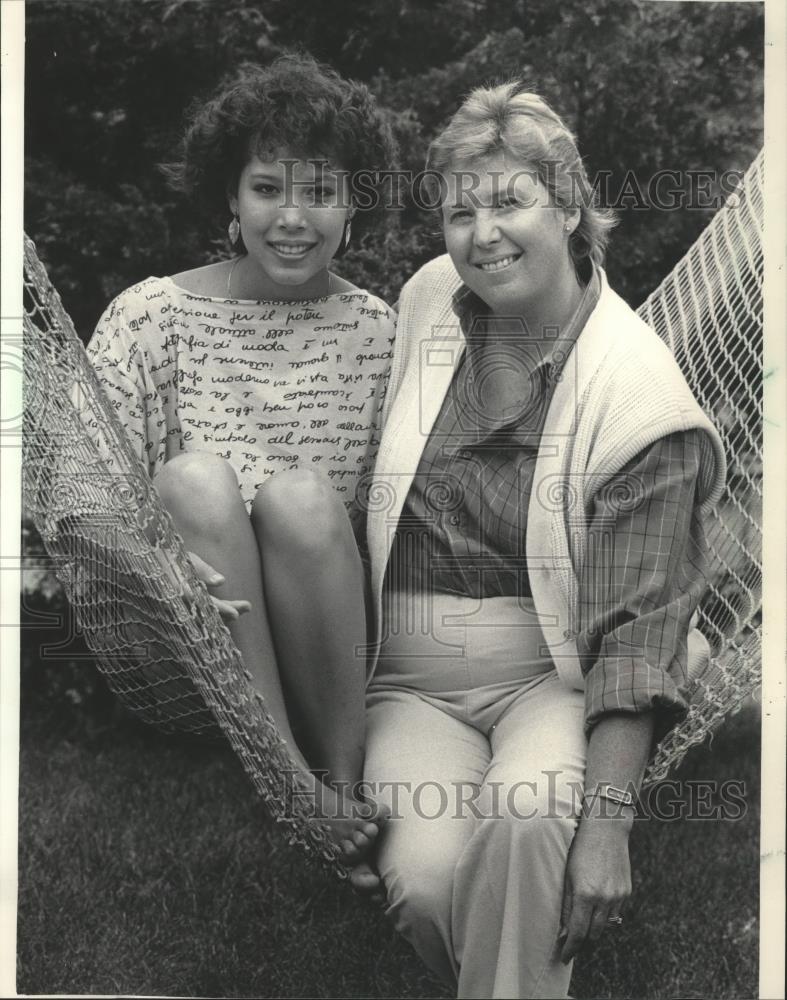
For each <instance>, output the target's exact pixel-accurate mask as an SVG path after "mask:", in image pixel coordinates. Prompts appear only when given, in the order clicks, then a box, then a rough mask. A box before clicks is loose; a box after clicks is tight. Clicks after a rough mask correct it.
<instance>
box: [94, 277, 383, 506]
mask: <svg viewBox="0 0 787 1000" xmlns="http://www.w3.org/2000/svg"><path fill="white" fill-rule="evenodd" d="M393 336H394V315H393V312H392V311H391V310H390V309H389V308H388V307H387V306H386V305H385V303H383V302H382V301H381V300H380V299H378V298H376V297H374V296H373V295H371V294H369V293H368V292H365V291H354V292H347V293H340V294H334V295H331V296H327V297H326V298H322V299H314V300H310V301H308V302H293V303H266V302H248V301H237V300H231V299H217V298H208V297H204V296H199V295H194V294H192V293H190V292H186V291H185V290H184V289H181V288H180V287H178V286H177V285H175V283H174V282H173V281H172V280H171V279H169V278H147V279H145V280H144V281H143V282H141V283H140V284H138V285H134V286H133V287H131V288H129V289H127V290H126V291H125V292H123V293H122V294H121V295H119V296H118V297H117V298H116V299H115V300H114V301H113V302H112V303H111V304H110V306H109V307H108V308H107V310H106V312H105V313H104V315H103V316H102V318H101V320H100V321H99V323H98V326H97V328H96V331H95V334H94V335H93V339H92V340H91V342H90V345H89V347H88V354H89V355H90V358H91V361H92V363H93V365H94V367H95V369H96V371H97V373H98V376H99V379H100V381H101V382H102V384H103V387H104V389H105V391H106V393H107V396H108V398H109V400H110V403H111V405H112V406H113V407H114V409H115V410H116V411H117V413H118V415H119V417H120V420H121V423H122V424H123V425H124V426H125V428H126V432H127V433H128V435H129V438H130V440H131V442H132V444H133V446H134V448H135V450H136V451H137V453H138V454H139V455H140V456H141V457H142V459H143V461H145V463H146V465H147V469H148V472H149V474H150V475H151V476H153V475H154V474H155V473H156V472H157V471H158V469H159V468H160V467H161V466H162V465H163V464H164V462H165V461H167V460H168V459H169V458H172V457H173V456H174V455H177V454H178V453H180V452H182V451H210V452H212V453H214V454H216V455H219V456H220V457H222V458H225V459H227V461H229V462H230V463H231V465H232V466H233V468H234V469H235V472H236V473H237V476H238V481H239V483H240V489H241V494H242V496H243V499H244V501H245V502H246V504H247V506H249V505H250V504H251V502H252V500H253V499H254V495H255V494H256V492H257V490H258V489H259V487H260V486H261V485H262V483H263V482H264V481H265V480H266V479H267V478H268V477H270V476H272V475H274V474H275V473H277V472H280V471H282V470H284V469H291V468H312V469H317V470H319V471H321V472H322V473H323V474H324V475H325V476H327V477H328V479H329V480H330V481H331V483H332V484H333V486H334V488H335V489H336V491H337V492H338V493H339V494H340V495H341V497H342V499H344V500H345V501H346V502H347V503H348V505H349V504H350V502H351V500H352V497H353V495H354V490H355V484H356V482H357V480H358V478H359V477H360V476H361V475H363V474H364V473H366V472H368V471H370V469H371V465H372V463H373V460H374V455H375V453H376V448H377V438H376V417H377V413H378V410H379V406H380V403H381V398H382V394H383V393H384V389H385V376H386V373H387V371H388V367H389V364H390V358H391V346H392V343H393Z"/></svg>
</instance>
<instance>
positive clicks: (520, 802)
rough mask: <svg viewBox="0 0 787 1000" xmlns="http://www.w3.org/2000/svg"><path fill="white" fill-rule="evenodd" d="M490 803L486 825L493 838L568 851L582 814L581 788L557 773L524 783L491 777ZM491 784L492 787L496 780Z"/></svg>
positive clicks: (497, 775)
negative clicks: (491, 795)
mask: <svg viewBox="0 0 787 1000" xmlns="http://www.w3.org/2000/svg"><path fill="white" fill-rule="evenodd" d="M494 779H497V783H496V787H495V788H494V789H493V791H494V793H495V794H494V796H493V801H492V802H490V803H487V804H488V805H489V806H490V808H489V812H488V816H489V818H488V819H487V820H486V822H487V823H489V824H491V826H492V828H493V830H494V834H495V835H496V836H497V837H502V838H503V839H504V840H506V841H510V840H513V841H516V842H518V843H521V844H523V845H526V844H531V845H532V847H533V848H534V850H536V851H538V850H539V845H542V844H543V845H544V846H545V847H546V846H547V845H550V844H552V845H553V846H556V847H560V848H561V849H562V847H566V848H567V847H568V845H569V844H570V842H571V838H572V837H573V834H574V830H575V828H576V824H577V819H578V816H579V814H580V811H581V803H582V787H581V784H576V783H574V782H572V781H570V780H568V779H567V778H566V777H565V776H561V775H560V774H558V773H557V772H552V771H550V772H543V773H541V774H539V775H538V776H537V777H534V778H533V780H523V779H522V778H521V773H520V774H506V773H505V770H502V771H498V772H496V773H495V775H494ZM494 779H492V780H491V784H495V780H494Z"/></svg>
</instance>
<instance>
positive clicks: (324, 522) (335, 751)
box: [251, 470, 366, 785]
mask: <svg viewBox="0 0 787 1000" xmlns="http://www.w3.org/2000/svg"><path fill="white" fill-rule="evenodd" d="M251 520H252V524H253V526H254V531H255V534H256V536H257V538H258V540H259V543H260V552H261V557H262V573H263V580H264V588H265V594H266V600H267V606H268V614H269V616H270V621H271V628H272V630H273V638H274V645H275V647H276V655H277V661H278V664H279V668H280V670H281V675H282V679H283V683H284V688H285V695H286V696H287V698H288V702H289V701H290V700H291V701H292V704H293V707H295V706H297V712H298V714H299V720H298V721H299V723H300V724H301V725H302V727H303V733H304V740H303V747H304V750H305V752H306V754H307V756H308V757H309V760H310V761H311V762H312V764H313V765H314V766H315V767H318V768H321V769H324V770H326V771H327V772H328V773H329V775H330V776H331V778H332V780H334V781H338V782H348V783H349V784H350V785H352V784H354V783H355V782H358V781H360V779H361V776H362V773H363V754H364V727H365V687H366V657H365V654H364V653H362V652H359V651H358V650H360V649H361V648H362V647H363V645H364V643H365V642H366V612H365V607H364V584H363V567H362V565H361V560H360V557H359V555H358V549H357V547H356V544H355V538H354V536H353V532H352V528H351V527H350V521H349V518H348V517H347V512H346V511H345V508H344V504H343V503H342V502H341V500H340V499H339V497H338V495H337V493H336V491H335V490H334V489H333V488H332V486H331V484H330V483H329V481H328V480H327V479H326V478H325V477H324V476H322V475H320V474H318V473H312V472H310V471H309V470H293V471H291V472H284V473H281V474H279V475H276V476H274V477H273V478H272V479H269V480H268V481H267V482H266V483H265V485H264V486H263V487H262V488H261V489H260V491H259V493H258V494H257V497H256V499H255V501H254V505H253V507H252V512H251ZM291 691H292V692H293V695H294V697H292V699H290V692H291Z"/></svg>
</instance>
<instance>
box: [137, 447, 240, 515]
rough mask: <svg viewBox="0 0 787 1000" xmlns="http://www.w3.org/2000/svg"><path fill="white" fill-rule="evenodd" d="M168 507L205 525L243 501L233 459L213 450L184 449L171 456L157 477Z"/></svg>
mask: <svg viewBox="0 0 787 1000" xmlns="http://www.w3.org/2000/svg"><path fill="white" fill-rule="evenodd" d="M153 482H154V484H155V486H156V489H157V490H158V493H159V496H160V497H161V500H162V502H163V504H164V506H165V507H166V508H167V509H168V510H169V512H170V513H171V514H176V515H178V516H179V518H180V519H181V520H182V519H184V518H185V519H186V520H189V521H192V520H193V521H194V522H195V523H199V524H202V523H203V521H204V520H205V514H206V513H210V514H211V515H212V517H211V518H210V520H216V521H217V522H218V521H220V520H221V517H220V516H218V515H221V514H224V513H226V512H227V511H228V507H229V505H230V504H238V503H242V500H241V497H240V491H239V489H238V479H237V477H236V475H235V471H234V469H233V468H232V466H231V465H230V464H229V462H226V461H225V460H224V459H223V458H219V457H218V455H212V454H211V453H210V452H204V451H191V452H183V453H182V454H180V455H176V456H175V457H174V458H171V459H170V460H169V461H168V462H167V463H165V465H164V466H163V467H162V468H161V469H160V470H159V472H158V473H157V475H156V477H155V479H154V480H153Z"/></svg>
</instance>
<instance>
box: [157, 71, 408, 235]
mask: <svg viewBox="0 0 787 1000" xmlns="http://www.w3.org/2000/svg"><path fill="white" fill-rule="evenodd" d="M282 149H286V150H287V151H288V152H289V153H290V154H291V155H293V156H296V157H298V158H299V159H303V160H308V159H317V158H326V159H327V160H328V161H330V162H331V164H332V165H333V166H335V167H341V168H342V169H343V170H346V171H348V172H349V174H350V183H351V185H352V187H353V188H355V184H354V183H353V182H354V181H356V179H357V178H358V175H359V173H361V172H363V173H364V175H365V176H364V181H363V185H362V187H363V194H364V198H363V199H362V200H360V203H359V204H358V209H359V210H358V212H357V213H356V215H355V218H354V219H353V230H354V231H355V232H356V233H358V232H359V231H362V230H363V229H364V228H365V226H368V224H369V222H370V221H371V219H372V217H373V216H374V215H376V214H377V212H378V211H380V209H381V207H382V198H381V197H379V194H380V189H381V183H382V182H381V179H380V178H378V177H376V176H375V175H376V174H377V173H378V172H379V171H383V170H389V169H392V168H393V167H394V166H395V160H396V155H397V148H396V143H395V140H394V138H393V135H392V133H391V128H390V125H389V124H388V121H387V119H386V116H385V114H384V113H383V112H382V111H381V110H380V108H378V106H377V104H376V102H375V99H374V97H373V96H372V94H371V92H370V91H369V89H368V87H366V86H364V84H361V83H356V82H354V81H351V80H345V79H343V78H342V77H341V76H339V74H338V73H337V72H335V70H333V69H331V68H330V67H329V66H326V65H324V64H322V63H319V62H317V60H315V59H314V58H312V57H311V56H309V55H305V54H302V53H297V52H288V53H285V54H283V55H280V56H279V57H278V58H277V59H276V60H275V61H274V62H272V63H271V64H270V65H268V66H258V65H256V64H254V63H242V64H241V65H240V66H239V67H238V70H237V72H236V73H234V74H233V76H232V78H230V79H227V80H225V81H223V83H222V84H221V85H220V86H219V88H218V90H217V91H216V92H215V94H214V95H213V97H211V98H210V99H209V100H208V101H206V102H202V103H199V104H196V105H195V106H193V107H192V109H191V112H190V115H189V124H188V127H187V129H186V132H185V135H184V137H183V141H182V145H181V156H180V159H179V160H178V161H177V162H175V163H168V164H164V165H162V167H161V169H162V170H163V171H164V173H165V174H166V175H167V177H168V179H169V181H170V184H171V185H172V186H173V187H174V188H176V189H177V190H179V191H181V192H182V193H183V194H185V195H187V196H188V197H189V198H191V199H193V200H194V201H195V202H196V203H197V205H198V206H199V207H200V208H201V210H202V211H204V212H205V213H206V214H207V215H208V217H209V218H211V219H215V220H216V221H218V220H223V225H226V221H227V213H228V209H227V195H228V193H230V192H234V191H235V190H236V189H237V185H238V179H239V177H240V174H241V172H242V170H243V168H244V167H245V166H246V164H247V163H248V162H249V159H250V157H252V156H254V155H255V154H256V155H259V156H260V157H261V158H265V157H264V155H263V154H267V155H268V156H272V155H274V154H275V152H276V151H277V150H282ZM375 195H377V196H375Z"/></svg>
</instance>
